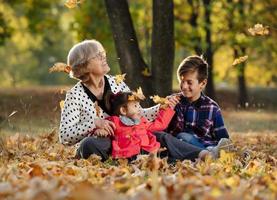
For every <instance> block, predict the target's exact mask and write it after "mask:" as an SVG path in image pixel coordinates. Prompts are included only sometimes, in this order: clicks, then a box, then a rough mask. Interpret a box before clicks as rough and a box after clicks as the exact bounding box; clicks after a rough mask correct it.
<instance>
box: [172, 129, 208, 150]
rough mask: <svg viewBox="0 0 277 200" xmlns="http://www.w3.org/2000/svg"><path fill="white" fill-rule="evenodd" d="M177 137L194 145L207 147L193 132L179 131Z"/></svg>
mask: <svg viewBox="0 0 277 200" xmlns="http://www.w3.org/2000/svg"><path fill="white" fill-rule="evenodd" d="M177 138H178V139H179V140H182V141H184V142H187V143H189V144H192V145H194V146H197V147H200V148H202V149H205V148H206V147H205V146H204V145H203V144H202V143H201V141H200V140H199V139H198V138H197V137H195V136H194V135H193V134H192V133H186V132H182V133H178V135H177Z"/></svg>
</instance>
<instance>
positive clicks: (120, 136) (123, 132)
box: [108, 108, 175, 158]
mask: <svg viewBox="0 0 277 200" xmlns="http://www.w3.org/2000/svg"><path fill="white" fill-rule="evenodd" d="M174 113H175V112H174V110H172V109H170V108H167V109H165V110H160V112H159V113H158V116H157V118H156V119H155V121H153V122H149V121H147V119H145V118H144V117H141V119H140V123H139V124H138V125H133V126H127V125H125V124H123V123H122V122H121V121H120V119H119V117H118V116H112V117H108V120H110V121H112V122H114V123H115V126H116V130H115V132H114V140H113V141H112V156H113V158H129V157H131V156H133V155H137V154H139V153H140V151H141V149H143V150H145V151H147V152H154V151H156V150H158V149H159V148H160V143H159V142H157V140H156V137H155V135H153V134H152V133H153V132H156V131H162V130H164V129H166V128H167V126H168V124H169V122H170V120H171V119H172V117H173V115H174Z"/></svg>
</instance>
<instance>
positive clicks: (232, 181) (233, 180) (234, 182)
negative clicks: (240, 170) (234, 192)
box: [223, 176, 240, 188]
mask: <svg viewBox="0 0 277 200" xmlns="http://www.w3.org/2000/svg"><path fill="white" fill-rule="evenodd" d="M223 180H224V183H225V184H226V185H227V186H229V187H231V188H234V187H236V186H238V185H239V183H240V179H239V177H238V176H233V177H229V178H226V179H223Z"/></svg>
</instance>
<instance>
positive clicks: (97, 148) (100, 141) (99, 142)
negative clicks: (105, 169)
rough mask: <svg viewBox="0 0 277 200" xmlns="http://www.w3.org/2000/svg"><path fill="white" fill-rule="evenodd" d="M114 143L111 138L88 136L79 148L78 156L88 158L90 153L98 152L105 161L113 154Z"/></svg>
mask: <svg viewBox="0 0 277 200" xmlns="http://www.w3.org/2000/svg"><path fill="white" fill-rule="evenodd" d="M111 148H112V143H111V139H110V138H96V137H86V138H84V139H83V140H82V141H81V143H80V147H79V149H78V150H77V157H80V158H84V159H87V158H88V157H89V156H90V155H92V154H96V155H98V156H100V157H101V158H102V161H105V160H107V159H108V158H109V155H110V154H111Z"/></svg>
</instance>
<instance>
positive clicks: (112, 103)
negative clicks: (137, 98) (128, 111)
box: [104, 91, 132, 116]
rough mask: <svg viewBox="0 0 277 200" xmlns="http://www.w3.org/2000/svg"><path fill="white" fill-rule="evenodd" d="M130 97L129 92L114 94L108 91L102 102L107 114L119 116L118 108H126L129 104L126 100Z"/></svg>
mask: <svg viewBox="0 0 277 200" xmlns="http://www.w3.org/2000/svg"><path fill="white" fill-rule="evenodd" d="M131 95H132V93H131V92H118V93H116V94H114V93H112V92H111V91H108V92H107V94H106V95H105V97H104V98H105V99H104V101H105V106H106V108H107V110H108V112H109V114H110V115H117V116H119V115H121V113H120V108H121V107H124V106H125V107H126V106H127V104H128V102H129V100H128V98H129V96H131Z"/></svg>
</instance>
